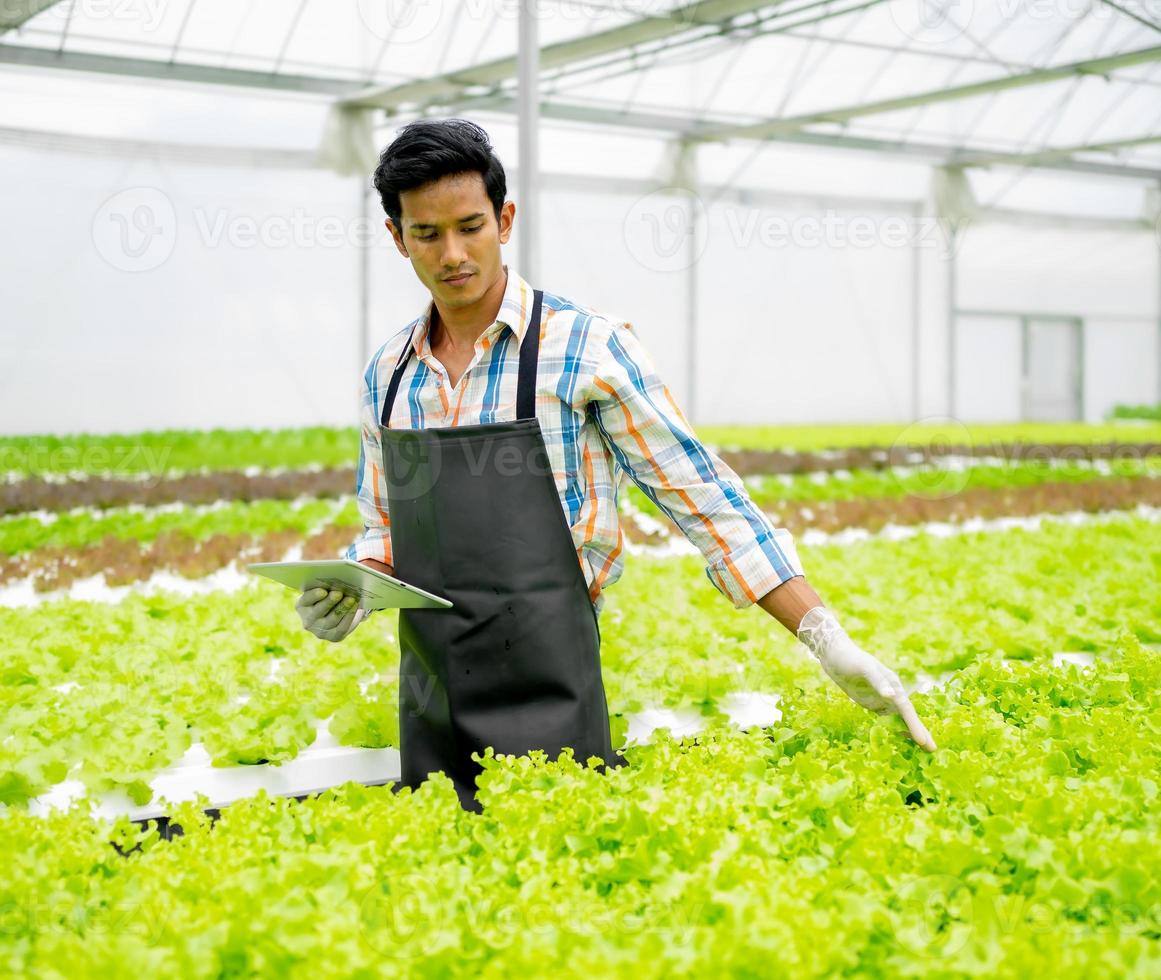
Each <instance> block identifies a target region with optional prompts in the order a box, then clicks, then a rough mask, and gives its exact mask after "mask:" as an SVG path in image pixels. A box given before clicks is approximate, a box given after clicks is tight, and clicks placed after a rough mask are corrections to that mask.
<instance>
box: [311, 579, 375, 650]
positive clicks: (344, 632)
mask: <svg viewBox="0 0 1161 980" xmlns="http://www.w3.org/2000/svg"><path fill="white" fill-rule="evenodd" d="M358 601H359V600H358V599H356V598H354V597H353V596H348V597H347V598H345V599H344V598H343V594H342V593H341V592H339V591H337V590H336V591H332V592H327V590H326V589H321V588H319V589H307V590H306V591H305V592H303V593H302V595H300V596H299V597H298V600H297V601H296V602H295V603H294V608H295V609H297V610H298V617H299V619H301V620H302V625H303V626H304V627H305V628H306V629H308V630H310V632H312V633H313V634H314V635H315V636H317V637H318V638H319V639H320V640H330V641H331V642H332V643H338V642H339V640H342V639H344V638H346V637H347V636H349V635H350V634H351V632H353V631H354V629H355V627H356V626H358V625H359V624H360V623H361V622H362V621H363V620H364V619H366V618H367V610H365V609H363V608H362V607H360V608H358V609H356V608H355V604H356V603H357V602H358Z"/></svg>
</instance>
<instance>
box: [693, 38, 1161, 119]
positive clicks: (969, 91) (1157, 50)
mask: <svg viewBox="0 0 1161 980" xmlns="http://www.w3.org/2000/svg"><path fill="white" fill-rule="evenodd" d="M1158 60H1161V46H1157V47H1151V48H1141V49H1140V50H1137V51H1125V52H1123V53H1121V54H1116V55H1109V56H1107V57H1104V58H1089V59H1088V60H1086V61H1074V62H1071V63H1070V64H1067V65H1057V66H1055V67H1053V68H1038V69H1035V70H1034V71H1029V72H1024V73H1023V74H1019V75H1003V76H1000V77H999V78H989V79H986V80H984V81H981V82H970V83H968V84H967V85H956V86H953V87H951V88H938V89H930V90H928V91H926V92H917V93H914V94H912V95H903V96H897V97H896V98H893V99H880V100H878V101H877V102H863V103H860V104H858V105H852V106H839V107H836V108H834V109H824V110H822V111H820V112H809V113H805V114H804V115H800V116H789V117H787V118H785V119H769V120H766V121H764V122H759V123H752V124H749V125H742V126H725V127H721V128H719V129H711V130H710V131H709V133H703V134H702V135H701V136H700V137H699V138H700V139H703V140H715V141H721V140H730V139H772V138H774V137H778V136H786V135H789V134H790V133H796V132H798V131H799V130H802V129H804V128H805V127H807V126H813V125H817V124H819V123H840V124H841V123H847V122H850V121H851V120H852V119H858V118H861V117H863V116H874V115H879V114H881V113H884V112H899V111H900V110H903V109H914V108H916V107H918V106H921V105H931V104H933V103H937V102H953V101H955V100H957V99H967V98H971V97H973V96H976V95H986V94H988V93H989V92H1001V91H1004V90H1006V89H1013V88H1025V87H1027V86H1030V85H1043V84H1044V83H1046V82H1054V81H1058V80H1060V79H1062V78H1072V77H1075V76H1077V75H1107V74H1108V73H1109V72H1111V71H1114V70H1116V69H1118V68H1129V67H1131V66H1133V65H1142V64H1147V63H1149V62H1152V61H1158Z"/></svg>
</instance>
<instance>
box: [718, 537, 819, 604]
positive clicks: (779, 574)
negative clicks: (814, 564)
mask: <svg viewBox="0 0 1161 980" xmlns="http://www.w3.org/2000/svg"><path fill="white" fill-rule="evenodd" d="M705 573H706V576H707V577H708V578H709V580H710V581H711V582H712V583H713V585H714V588H716V589H717V590H718V591H719V592H721V593H722V594H723V595H724V596H726V598H728V599H729V600H730V601H731V602H732V603H733V604H734V608H736V609H745V608H746V607H747V606H750V605H753V604H754V603H755V602H757V601H758V600H759V599H761V598H762V596H764V595H766V593H767V592H770V591H771V590H772V589H776V588H777V587H778V586H780V585H781V584H782V583H783V582H786V581H789V580H790V579H792V578H794V577H795V576H796V575H805V574H806V573H805V572H804V571H803V570H802V562H801V561H799V558H798V550H797V549H796V548H795V546H794V536H793V535H792V534H791V533H790V532H789V531H788V530H786V528H784V527H780V528H774V529H773V532H772V533H770V532H767V533H764V534H763V535H762V536H761V537H758V538H755V539H754V540H753V541H751V542H750V543H749V544H747V545H745V546H744V547H742V548H738V549H737V550H735V551H731V552H730V553H729V554H727V555H724V556H723V557H722V558H719V559H718V560H717V561H716V562H714V563H713V564H712V565H708V566H706V570H705Z"/></svg>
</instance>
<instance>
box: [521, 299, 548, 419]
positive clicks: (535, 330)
mask: <svg viewBox="0 0 1161 980" xmlns="http://www.w3.org/2000/svg"><path fill="white" fill-rule="evenodd" d="M532 296H533V299H532V317H531V319H529V321H528V329H527V330H526V331H525V332H524V339H523V340H522V341H521V342H520V379H519V381H518V382H517V383H516V418H517V419H531V418H535V417H536V361H537V359H538V356H539V352H540V307H541V302H542V300H543V299H544V290H542V289H536V290H533V292H532Z"/></svg>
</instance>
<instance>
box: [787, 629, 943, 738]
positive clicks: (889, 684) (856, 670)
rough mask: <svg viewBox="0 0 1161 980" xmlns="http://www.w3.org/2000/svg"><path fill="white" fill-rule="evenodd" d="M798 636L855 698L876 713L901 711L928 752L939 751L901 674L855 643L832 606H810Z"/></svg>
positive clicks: (852, 698) (913, 735)
mask: <svg viewBox="0 0 1161 980" xmlns="http://www.w3.org/2000/svg"><path fill="white" fill-rule="evenodd" d="M797 636H798V639H799V640H801V641H802V643H803V645H804V646H805V647H806V648H807V649H808V650H810V652H811V653H813V654H814V655H815V657H817V658H818V661H819V663H821V664H822V669H823V670H825V671H826V673H827V676H829V677H830V679H831V680H833V681H834V682H835V683H836V684H837V685H838V686H839V687H840V688H842V690H843V691H844V692H845V693H846V694H847V696H848V697H849V698H850V699H851V700H852V701H854V702H855V703H856V704H860V705H862V706H863V707H864V708H866V709H867V710H869V711H874V712H875V713H876V714H881V715H882V714H888V713H890V712H897V713H898V714H899V715H901V716H902V718H903V720H904V721H905V722H906V723H907V729H908V731H909V732H910V733H911V737H912V738H913V739H914V740H915V741H916V742H918V743H919V744H920V745H921V746H923V748H925V749H927V751H928V752H934V751H935V748H936V746H935V739H933V738H932V737H931V733H930V732H929V731H928V730H927V728H926V727H925V726H924V724H923V722H921V721H920V720H919V716H918V715H916V713H915V708H914V707H912V705H911V699H910V698H909V697H908V696H907V693H906V691H904V689H903V683H902V681H900V680H899V677H898V675H897V674H896V673H895V672H894V671H893V670H891V669H890V668H889V667H886V666H884V665H883V664H882V663H880V662H879V661H878V660H876V659H875V658H874V657H873V656H871V654H869V653H867V652H866V651H865V650H863V649H862V648H861V647H860V646H859V645H858V644H857V643H855V641H854V640H852V639H851V638H850V637H849V636H848V635H847V631H846V630H845V629H843V627H842V626H841V625H840V624H839V621H838V619H837V618H836V617H835V614H834V613H833V612H832V611H831V610H830V609H828V608H827V607H826V606H815V607H814V608H813V609H810V610H809V611H808V612H807V613H806V615H805V616H803V617H802V622H801V623H800V624H799V626H798V633H797Z"/></svg>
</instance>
